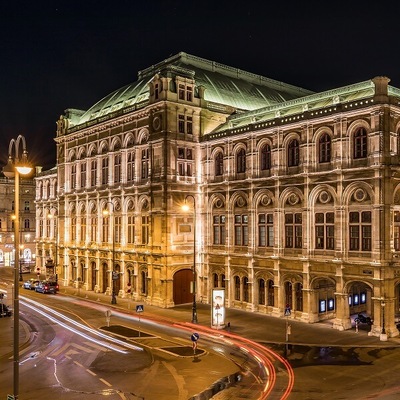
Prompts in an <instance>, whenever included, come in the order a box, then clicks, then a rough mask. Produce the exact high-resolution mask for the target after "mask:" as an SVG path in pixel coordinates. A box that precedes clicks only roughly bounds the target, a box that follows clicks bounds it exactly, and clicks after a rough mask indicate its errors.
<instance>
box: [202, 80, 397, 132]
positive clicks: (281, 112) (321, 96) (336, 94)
mask: <svg viewBox="0 0 400 400" xmlns="http://www.w3.org/2000/svg"><path fill="white" fill-rule="evenodd" d="M374 87H375V86H374V83H373V82H372V80H369V81H365V82H360V83H356V84H353V85H348V86H344V87H341V88H337V89H332V90H327V91H325V92H320V93H314V94H311V95H308V96H304V97H301V98H298V99H294V100H289V101H286V102H282V103H280V104H274V105H270V106H266V107H263V108H259V109H257V110H253V111H248V112H244V113H242V114H237V115H232V116H230V117H229V118H228V119H227V121H226V122H225V123H224V124H222V125H220V126H219V127H218V128H217V129H215V130H214V131H213V132H210V135H213V134H215V133H218V132H223V131H226V130H230V129H235V128H240V127H245V126H248V125H250V124H257V123H262V122H266V121H272V120H274V119H276V118H280V119H282V120H284V119H287V118H290V117H291V116H294V115H299V114H301V113H303V112H305V111H308V112H313V111H315V112H316V111H318V110H322V109H327V108H331V109H332V108H334V107H335V106H336V105H338V104H344V103H350V102H354V101H357V100H361V101H362V100H363V99H367V98H371V97H372V96H373V95H374V93H375V90H374ZM394 93H396V89H395V88H393V87H390V86H389V94H391V95H393V94H394Z"/></svg>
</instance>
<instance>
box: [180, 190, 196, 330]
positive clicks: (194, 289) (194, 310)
mask: <svg viewBox="0 0 400 400" xmlns="http://www.w3.org/2000/svg"><path fill="white" fill-rule="evenodd" d="M189 197H191V198H192V200H193V287H192V291H193V306H192V322H193V323H194V324H197V304H196V291H197V287H196V281H197V274H196V199H195V197H194V196H193V195H191V194H188V195H187V196H186V197H185V204H184V205H183V207H182V208H183V210H184V211H189V209H190V207H189V205H188V204H187V199H188V198H189Z"/></svg>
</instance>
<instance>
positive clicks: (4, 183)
mask: <svg viewBox="0 0 400 400" xmlns="http://www.w3.org/2000/svg"><path fill="white" fill-rule="evenodd" d="M14 187H15V184H14V180H13V179H8V178H5V177H4V176H3V177H0V267H2V266H5V267H9V266H14V257H15V249H14V218H15V217H14V201H15V199H14ZM19 215H20V225H19V226H20V232H21V233H20V238H19V242H20V246H19V247H20V249H19V255H20V256H19V261H20V268H21V272H27V271H29V270H31V269H33V268H34V266H35V258H36V253H35V251H36V245H35V218H36V215H35V182H34V180H33V179H32V178H31V179H24V178H21V180H20V204H19Z"/></svg>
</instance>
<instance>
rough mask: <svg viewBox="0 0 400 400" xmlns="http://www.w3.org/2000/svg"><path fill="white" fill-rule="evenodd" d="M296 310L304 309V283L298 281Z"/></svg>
mask: <svg viewBox="0 0 400 400" xmlns="http://www.w3.org/2000/svg"><path fill="white" fill-rule="evenodd" d="M296 310H297V311H303V285H302V284H301V283H296Z"/></svg>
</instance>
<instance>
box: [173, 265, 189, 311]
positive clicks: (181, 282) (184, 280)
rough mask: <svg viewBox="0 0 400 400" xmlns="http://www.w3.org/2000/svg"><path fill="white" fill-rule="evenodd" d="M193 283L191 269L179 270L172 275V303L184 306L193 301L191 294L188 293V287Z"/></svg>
mask: <svg viewBox="0 0 400 400" xmlns="http://www.w3.org/2000/svg"><path fill="white" fill-rule="evenodd" d="M192 281H193V271H192V270H191V269H181V270H180V271H178V272H176V273H175V275H174V290H173V292H174V303H175V305H177V304H185V303H191V302H192V301H193V293H190V285H191V282H192Z"/></svg>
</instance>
